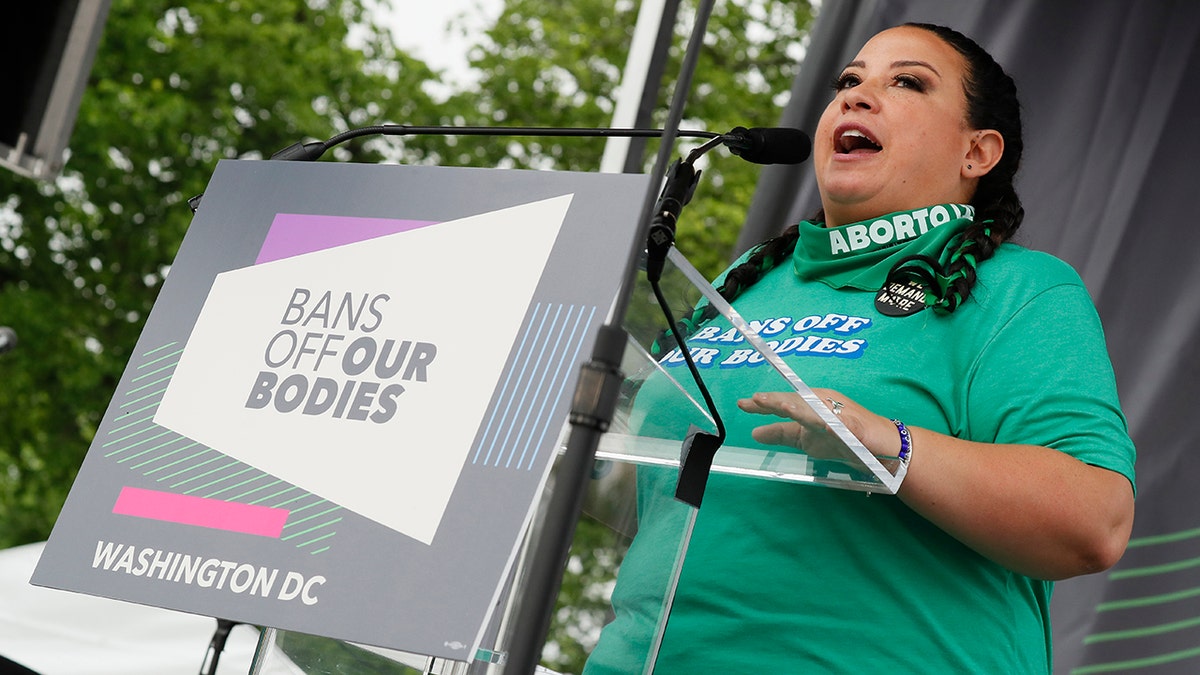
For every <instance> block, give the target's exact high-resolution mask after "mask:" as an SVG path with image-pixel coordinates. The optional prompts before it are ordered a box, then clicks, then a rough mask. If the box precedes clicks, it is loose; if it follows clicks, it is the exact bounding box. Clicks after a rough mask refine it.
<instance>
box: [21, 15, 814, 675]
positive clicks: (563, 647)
mask: <svg viewBox="0 0 1200 675" xmlns="http://www.w3.org/2000/svg"><path fill="white" fill-rule="evenodd" d="M373 4H375V3H372V2H370V0H204V1H200V0H190V1H189V0H172V1H168V0H112V4H111V9H110V12H109V16H108V21H107V24H106V28H105V31H104V34H103V38H102V41H101V44H100V46H99V50H98V52H97V56H96V60H95V63H94V66H93V68H92V72H91V77H90V80H89V82H88V86H87V90H86V92H85V95H84V97H83V100H82V105H81V108H80V111H79V115H78V119H77V122H76V125H75V129H74V133H73V136H72V139H71V143H70V148H71V150H70V158H69V161H68V162H67V165H66V169H65V171H64V173H63V175H62V176H61V178H59V179H58V180H56V181H54V182H53V183H48V184H47V183H36V182H34V181H31V180H29V179H26V178H22V177H19V176H16V175H13V174H10V173H7V172H0V325H7V326H12V327H13V328H15V329H16V331H17V332H18V334H19V335H20V339H21V344H20V346H19V347H18V348H17V349H16V350H14V351H13V352H11V353H9V354H6V355H3V356H0V378H2V380H3V382H4V386H3V387H0V430H2V434H0V548H2V547H7V546H13V545H17V544H22V543H27V542H32V541H37V540H41V539H44V538H45V537H46V536H47V535H48V534H49V531H50V528H51V526H52V524H53V522H54V519H55V517H56V515H57V513H58V511H59V509H60V508H61V505H62V503H63V500H64V499H65V497H66V494H67V491H68V489H69V488H70V485H71V481H72V480H73V478H74V476H75V474H76V472H77V470H78V467H79V465H80V463H81V462H82V461H83V457H84V454H85V452H86V450H87V448H88V445H89V444H90V442H91V440H92V437H93V435H94V434H95V431H96V427H97V426H98V424H99V421H100V419H101V417H102V415H103V412H104V410H105V406H106V405H107V404H108V401H109V397H110V396H111V394H112V392H113V390H114V389H115V387H116V384H117V381H118V379H119V377H120V376H121V372H122V370H123V369H124V366H125V363H126V361H127V360H128V358H129V356H130V353H131V351H132V349H133V347H134V344H135V342H136V340H137V337H138V334H139V332H140V330H141V327H142V324H143V322H144V320H145V318H146V316H147V314H148V313H149V311H150V308H151V306H152V305H153V303H154V299H155V297H156V295H157V293H158V291H159V289H160V288H161V285H162V283H163V281H164V279H165V277H166V276H167V274H168V272H169V270H170V265H171V261H172V258H173V256H174V255H175V252H176V251H177V250H178V247H179V244H180V242H181V241H182V238H183V235H184V233H185V231H186V229H187V227H188V223H189V222H190V219H191V212H190V210H189V208H188V206H187V200H188V198H189V197H192V196H194V195H198V194H200V193H201V192H203V190H204V187H205V183H206V181H207V179H208V176H209V175H210V174H211V172H212V171H213V169H214V168H215V166H216V163H217V161H219V160H221V159H227V158H250V159H254V158H262V157H266V156H269V155H270V154H271V153H272V152H273V151H275V150H278V149H280V148H283V147H285V146H288V145H290V144H292V143H294V142H296V141H301V140H309V139H311V138H321V139H324V138H328V137H330V136H333V135H334V134H336V133H338V132H340V131H344V130H346V129H349V128H353V127H359V126H364V125H371V124H382V123H388V122H392V123H406V124H416V125H434V124H447V125H486V126H500V125H505V126H540V127H546V126H564V127H603V126H609V125H610V124H611V117H612V114H613V110H614V108H615V106H616V101H615V95H616V94H615V92H616V91H617V89H618V85H619V83H620V78H621V73H622V70H623V69H624V67H625V59H626V52H627V50H628V48H629V43H630V40H631V37H632V34H633V27H634V23H635V21H636V18H637V10H638V5H637V3H636V2H635V1H634V0H570V1H569V2H564V3H556V4H548V3H546V2H544V1H543V0H507V2H506V4H505V7H504V10H503V12H502V14H501V15H500V16H499V18H498V19H497V20H496V22H495V23H494V24H493V25H491V26H490V28H489V29H488V30H487V31H486V32H485V33H483V34H481V35H478V36H476V40H475V41H476V44H475V46H474V47H472V49H471V50H470V53H469V60H470V65H471V67H472V74H473V76H474V82H467V83H465V84H461V85H456V84H454V83H445V82H440V81H439V73H435V72H433V71H431V70H430V69H429V68H428V67H427V66H426V65H425V64H423V63H421V62H420V61H418V60H416V59H413V58H411V57H409V56H408V55H406V54H404V53H402V52H400V51H398V50H397V49H396V48H395V46H394V45H393V44H392V42H391V40H390V38H389V36H388V35H387V33H386V31H384V30H383V29H382V28H381V27H380V26H379V25H377V22H376V21H377V20H376V19H375V18H374V15H372V14H371V13H370V12H369V9H370V7H371V6H372V5H373ZM694 11H695V9H694V4H693V3H690V2H684V4H683V7H682V9H681V12H680V17H679V21H678V25H677V26H676V39H675V44H674V45H673V46H672V48H671V53H670V62H669V64H668V66H667V68H666V73H667V75H666V82H665V83H664V85H665V86H664V87H663V89H662V92H661V94H660V98H659V105H658V106H657V107H656V112H655V113H654V119H653V120H652V122H651V124H652V125H653V126H661V125H662V124H663V122H664V120H665V115H666V109H667V105H668V101H669V100H670V97H671V96H672V94H673V83H674V82H675V77H676V74H677V73H678V72H679V64H680V61H681V58H682V55H683V50H684V46H685V39H686V37H687V35H688V34H689V33H690V30H691V23H692V19H693V15H694ZM812 14H813V10H812V8H811V7H810V5H809V3H807V2H789V1H784V0H726V1H724V2H719V3H717V5H716V10H715V14H714V16H713V17H712V20H711V22H710V25H709V31H708V35H707V38H706V41H705V47H704V50H703V52H702V55H701V58H700V61H699V64H698V68H697V72H696V78H695V83H694V86H693V88H692V89H691V91H690V95H689V103H688V107H687V110H686V112H685V124H684V126H685V127H687V128H692V129H703V130H709V131H717V132H724V131H728V130H729V129H731V128H733V127H734V126H739V125H741V126H748V127H749V126H773V125H774V124H776V123H777V120H778V115H779V107H780V105H781V104H782V103H783V102H784V101H785V100H786V94H787V92H788V90H789V87H790V84H791V80H792V78H793V76H794V74H795V71H796V68H797V67H798V60H799V57H800V55H801V54H800V51H801V45H802V39H803V36H804V34H805V32H806V31H807V28H808V26H809V24H810V23H811V20H812ZM448 84H449V86H448V87H447V85H448ZM447 88H448V90H449V94H448V95H446V94H436V95H435V92H444V91H446V90H447ZM690 147H694V143H692V144H691V145H688V142H686V141H685V142H683V143H682V144H681V148H680V152H679V154H682V153H684V152H686V151H687V150H688V149H690ZM655 152H657V148H656V147H655V145H654V144H650V146H649V148H648V151H647V156H646V157H645V158H644V165H645V167H646V168H647V169H649V168H650V166H651V165H652V164H653V160H654V153H655ZM602 153H603V145H602V141H597V140H581V139H554V140H547V139H531V138H505V139H496V140H491V141H485V140H483V139H479V138H470V139H466V138H455V137H422V138H403V139H386V140H385V139H376V140H372V141H356V142H353V143H350V144H347V145H345V146H341V147H339V148H337V149H335V151H333V152H331V153H328V155H329V156H328V157H327V158H326V160H328V161H358V162H377V161H382V160H388V161H403V162H406V163H413V164H416V163H429V164H443V165H451V166H486V167H492V166H500V167H511V168H528V169H554V170H576V171H594V170H596V169H597V168H598V166H599V162H600V157H601V155H602ZM704 161H705V165H704V172H703V177H702V179H701V185H700V187H699V189H698V191H697V195H696V198H695V199H694V200H693V202H692V203H691V204H690V205H689V206H688V208H687V209H686V210H685V211H684V215H683V219H682V221H681V225H680V230H679V233H678V246H679V248H680V249H681V250H682V251H683V252H684V253H685V254H686V255H687V256H688V257H689V258H690V259H691V260H692V261H693V262H694V263H695V264H696V265H697V266H698V267H700V268H701V269H702V270H703V271H705V272H707V273H708V274H710V275H711V274H715V273H716V272H718V271H719V270H720V269H721V268H722V267H723V266H724V265H725V264H726V263H727V262H728V260H729V258H730V257H731V254H732V253H733V251H732V247H733V244H734V241H735V240H736V235H737V232H738V230H739V228H740V224H741V219H742V217H743V214H744V213H745V210H746V208H747V206H748V205H749V201H750V198H751V195H752V193H753V190H754V186H755V181H756V179H757V171H758V169H757V167H756V166H754V165H751V164H746V163H745V162H742V161H741V160H738V159H734V158H730V157H729V156H728V153H726V152H723V151H715V152H713V153H710V155H709V156H708V157H706V158H705V160H704ZM600 536H601V535H600V534H598V533H597V532H596V531H595V528H593V527H592V526H591V525H586V526H585V527H584V528H583V529H582V530H581V533H580V537H579V538H577V542H576V548H575V551H574V552H573V554H572V555H573V557H574V558H575V560H577V561H578V562H579V563H580V564H581V565H582V566H583V567H584V568H586V573H585V574H582V575H575V576H574V577H572V578H569V579H568V582H567V587H568V588H567V590H566V591H564V597H566V596H570V597H571V598H572V602H576V601H577V604H578V605H579V606H580V607H581V608H582V610H581V611H584V612H589V613H590V614H589V616H590V617H591V618H590V619H589V620H588V625H593V624H595V623H596V622H597V618H596V617H597V616H598V614H597V613H602V612H603V611H604V609H603V607H604V604H605V603H604V602H603V601H602V600H597V599H596V598H595V597H590V596H592V595H594V591H595V589H597V588H601V587H603V586H604V584H605V581H604V580H605V579H606V578H611V570H612V567H614V566H615V564H616V561H615V558H613V557H612V556H609V555H608V553H603V554H599V553H597V551H599V550H600V549H601V548H602V547H608V544H599V543H594V542H596V538H597V537H600ZM617 546H618V547H619V544H618V545H617ZM609 550H610V549H609V548H604V551H609ZM584 596H589V597H584ZM571 622H574V623H575V624H576V625H577V624H578V617H576V618H574V619H568V620H567V623H571ZM572 630H573V629H569V628H565V627H564V626H563V624H562V623H561V622H560V624H559V626H558V627H557V628H556V629H555V631H556V633H555V635H556V636H558V637H556V640H558V643H557V644H558V646H559V648H558V649H557V650H556V651H557V656H556V659H557V660H555V661H554V662H553V663H550V664H548V665H551V667H555V668H558V669H561V670H568V671H573V670H577V669H578V666H579V663H580V660H581V659H582V654H583V653H585V652H586V650H587V649H588V648H590V644H589V641H590V640H591V639H594V631H590V630H589V631H586V632H587V633H588V634H587V635H570V633H571V632H572Z"/></svg>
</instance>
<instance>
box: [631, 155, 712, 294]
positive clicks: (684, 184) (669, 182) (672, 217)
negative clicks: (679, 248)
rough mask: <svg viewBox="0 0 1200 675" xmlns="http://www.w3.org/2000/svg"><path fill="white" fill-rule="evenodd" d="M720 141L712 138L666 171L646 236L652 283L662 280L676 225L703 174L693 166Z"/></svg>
mask: <svg viewBox="0 0 1200 675" xmlns="http://www.w3.org/2000/svg"><path fill="white" fill-rule="evenodd" d="M713 141H717V143H714V142H713ZM719 142H720V139H713V140H711V141H709V142H707V143H705V144H704V145H702V146H700V148H697V149H696V150H693V151H692V152H691V153H690V154H689V155H688V157H687V159H677V160H675V163H674V164H672V165H671V168H670V169H669V170H668V171H667V178H666V184H665V185H664V186H663V191H662V194H661V196H659V198H658V203H657V204H656V205H655V207H654V217H653V219H652V220H651V221H650V229H649V231H648V232H647V233H646V278H647V279H648V280H649V281H650V282H651V283H657V282H658V281H659V279H661V278H662V271H663V265H664V264H665V263H666V260H667V252H668V251H670V250H671V246H673V245H674V244H675V224H676V223H677V222H678V221H679V214H680V212H682V211H683V207H684V206H685V205H687V203H688V202H690V201H691V200H692V195H693V194H695V192H696V185H697V184H698V183H699V182H700V172H699V171H697V170H696V167H695V166H694V164H693V163H694V161H695V158H696V157H699V156H700V155H701V154H703V153H704V152H706V151H707V148H706V146H708V147H714V146H715V145H717V144H719Z"/></svg>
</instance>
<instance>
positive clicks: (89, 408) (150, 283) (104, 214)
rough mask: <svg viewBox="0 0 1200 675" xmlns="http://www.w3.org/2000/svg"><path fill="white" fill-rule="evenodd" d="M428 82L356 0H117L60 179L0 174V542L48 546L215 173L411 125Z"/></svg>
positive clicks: (423, 106)
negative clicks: (381, 123) (332, 139)
mask: <svg viewBox="0 0 1200 675" xmlns="http://www.w3.org/2000/svg"><path fill="white" fill-rule="evenodd" d="M354 24H363V28H361V29H359V33H358V35H357V37H356V40H357V41H358V43H359V44H360V45H361V46H360V47H357V48H352V47H350V46H347V44H346V40H345V38H346V35H347V33H348V31H349V27H350V26H351V25H354ZM432 78H433V73H431V72H430V71H429V69H428V68H426V67H425V66H424V65H423V64H421V63H420V62H417V61H414V60H413V59H410V58H408V57H406V56H404V55H403V54H397V53H395V50H394V48H393V46H392V44H391V42H390V38H389V37H388V35H386V33H383V32H380V31H377V30H371V28H370V25H369V22H368V21H367V17H366V16H364V14H363V8H362V5H361V2H360V1H359V0H337V1H333V0H330V1H327V2H319V3H318V2H305V1H304V0H225V1H213V2H193V3H187V5H186V6H180V5H179V4H178V3H175V2H167V1H166V0H114V1H113V3H112V6H111V10H110V13H109V17H108V21H107V24H106V27H105V31H104V34H103V37H102V40H101V44H100V46H99V49H98V52H97V55H96V59H95V63H94V65H93V68H92V72H91V78H90V80H89V82H88V86H87V90H86V93H85V95H84V97H83V100H82V103H81V106H80V110H79V115H78V119H77V122H76V125H75V129H74V133H73V135H72V138H71V144H70V148H71V151H70V152H71V155H70V159H69V161H68V162H67V165H66V170H65V171H64V173H63V175H62V177H60V178H59V179H58V180H57V181H56V182H54V183H52V184H39V183H35V182H33V181H31V180H28V179H25V178H22V177H19V176H16V175H13V174H10V173H7V172H4V173H0V194H3V195H6V198H5V200H4V201H3V203H2V204H0V206H2V208H0V324H3V325H8V326H12V327H13V328H14V329H15V330H16V331H17V333H18V335H19V336H20V341H21V342H20V346H19V348H18V349H16V350H14V351H13V352H11V353H9V354H6V355H5V356H3V357H0V377H2V378H3V380H4V383H5V386H4V387H3V388H2V389H0V429H3V436H0V467H3V470H2V471H0V547H2V546H11V545H16V544H21V543H26V542H30V541H36V540H40V539H44V538H45V537H46V536H47V534H48V532H49V529H50V526H51V525H52V523H53V522H54V519H55V517H56V515H57V513H58V510H59V508H60V507H61V505H62V502H63V499H64V498H65V495H66V491H67V490H68V488H69V486H70V484H71V480H72V479H73V477H74V475H75V472H76V470H77V469H78V467H79V465H80V463H81V461H82V459H83V455H84V453H85V451H86V449H87V446H88V443H89V442H90V441H91V438H92V436H93V434H94V433H95V429H96V426H97V425H98V424H99V420H100V417H101V415H102V413H103V411H104V408H105V406H106V405H107V403H108V398H109V396H110V394H111V393H112V391H113V389H114V388H115V386H116V382H117V380H118V378H119V377H120V374H121V371H122V369H123V368H124V365H125V362H126V360H127V359H128V357H129V353H130V351H131V350H132V348H133V346H134V343H135V341H136V339H137V336H138V334H139V332H140V330H141V326H142V323H143V322H144V320H145V317H146V315H147V313H148V312H149V310H150V307H151V305H152V304H153V302H154V298H155V296H156V295H157V292H158V289H159V288H160V287H161V284H162V282H163V279H164V277H165V275H166V273H167V271H168V270H169V267H170V264H171V260H172V258H173V256H174V254H175V252H176V250H177V249H178V246H179V243H180V241H181V240H182V237H183V234H184V232H185V231H186V229H187V226H188V223H189V221H190V218H191V213H190V210H189V209H188V207H187V203H186V201H187V199H188V198H189V197H191V196H193V195H197V194H199V193H201V192H202V191H203V190H204V185H205V182H206V181H207V180H208V176H209V175H210V174H211V172H212V170H213V169H214V168H215V165H216V162H217V161H218V160H220V159H223V158H235V157H251V158H253V157H261V156H264V155H269V154H270V153H271V152H273V151H275V150H277V149H279V148H282V147H284V146H286V145H289V144H291V143H293V142H295V141H297V140H302V139H304V138H305V137H306V136H307V135H308V134H312V133H315V132H322V130H329V129H332V130H335V131H340V130H342V129H345V128H347V127H349V126H351V125H361V124H365V123H369V122H372V121H374V120H376V119H378V118H379V117H380V116H382V115H384V114H385V111H386V113H387V114H389V115H397V116H399V115H422V114H425V113H424V112H423V111H428V110H431V109H434V108H435V106H434V104H433V103H432V101H431V100H430V99H429V98H428V97H427V96H424V95H423V94H421V92H422V87H423V86H424V84H425V83H426V82H427V81H429V80H431V79H432ZM330 135H332V133H331V134H330ZM368 147H369V146H364V147H353V146H352V147H349V148H345V149H343V150H342V153H341V156H340V157H339V159H352V160H357V161H377V160H378V159H379V158H380V157H381V155H379V153H378V152H377V151H371V150H369V149H368ZM410 156H414V159H418V160H419V159H420V157H419V153H418V152H417V151H415V150H414V151H410Z"/></svg>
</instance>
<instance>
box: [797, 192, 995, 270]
mask: <svg viewBox="0 0 1200 675" xmlns="http://www.w3.org/2000/svg"><path fill="white" fill-rule="evenodd" d="M974 216H975V209H974V208H972V207H970V206H967V205H965V204H939V205H937V206H930V207H926V208H920V209H914V210H912V211H897V212H896V213H889V214H888V215H886V216H881V217H879V218H874V219H872V220H864V221H862V222H859V223H851V224H849V225H843V226H841V227H830V228H827V227H825V225H824V223H814V222H811V221H807V220H805V221H802V222H801V223H800V238H799V240H798V241H797V243H796V250H795V252H794V253H793V254H792V266H793V268H794V270H795V272H796V275H797V276H799V277H800V278H801V279H805V280H813V279H815V280H818V281H821V282H823V283H826V284H828V285H829V286H832V287H833V288H847V287H849V288H857V289H860V290H864V291H874V290H878V289H879V287H880V286H882V285H883V282H884V279H886V278H887V275H888V272H889V271H891V269H892V265H894V264H895V263H896V261H897V260H899V259H900V258H903V257H906V256H911V255H925V256H928V257H930V258H933V259H934V260H941V259H942V257H943V255H942V254H943V252H944V251H945V250H946V249H947V245H948V244H949V243H950V241H951V240H952V239H954V237H955V236H956V235H958V234H959V233H961V232H962V231H963V230H964V229H966V227H967V226H968V225H970V224H971V221H972V220H973V218H974Z"/></svg>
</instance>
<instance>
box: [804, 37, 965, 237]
mask: <svg viewBox="0 0 1200 675" xmlns="http://www.w3.org/2000/svg"><path fill="white" fill-rule="evenodd" d="M965 70H966V61H965V60H964V59H963V57H962V56H961V55H960V54H959V53H958V52H957V51H955V50H954V48H953V47H951V46H950V45H948V44H946V43H945V42H943V41H942V40H941V39H940V38H938V37H937V36H936V35H934V34H933V33H930V32H929V31H926V30H922V29H920V28H913V27H907V26H903V27H899V28H893V29H890V30H886V31H884V32H882V33H879V34H878V35H876V36H875V37H873V38H872V39H871V40H870V41H869V42H867V44H866V45H864V46H863V48H862V50H860V51H859V53H858V56H857V57H855V59H854V60H853V61H852V62H850V64H848V65H847V66H846V67H845V69H844V70H843V71H842V73H841V75H840V76H839V77H838V80H837V93H836V94H835V95H834V98H833V101H832V102H830V104H829V106H828V107H827V108H825V112H824V113H823V114H822V115H821V121H820V122H819V123H818V125H817V134H816V139H815V140H814V142H813V145H814V149H813V161H814V163H815V167H814V169H815V171H816V176H817V184H818V186H819V188H820V192H821V202H822V204H823V206H824V208H825V217H826V222H827V225H828V226H830V227H836V226H838V225H845V224H847V223H852V222H857V221H860V220H866V219H868V218H872V217H875V216H879V215H883V214H885V213H891V212H893V211H901V210H906V209H915V208H920V207H922V206H928V205H930V204H940V203H947V202H959V203H966V202H968V201H970V197H971V195H972V194H973V192H974V188H975V183H976V180H977V178H976V175H975V173H974V172H973V171H972V170H970V169H968V168H967V165H968V164H969V163H970V162H971V160H970V159H969V155H970V154H971V152H972V150H973V147H974V140H975V138H976V133H975V131H974V130H972V129H970V128H969V127H968V124H967V120H966V108H967V101H966V94H965V93H964V89H963V78H964V75H965Z"/></svg>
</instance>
